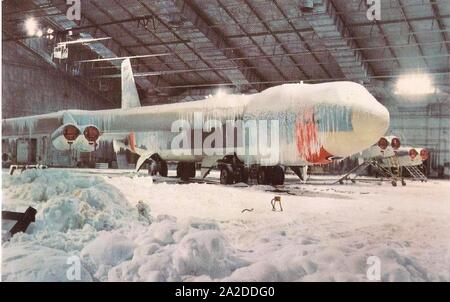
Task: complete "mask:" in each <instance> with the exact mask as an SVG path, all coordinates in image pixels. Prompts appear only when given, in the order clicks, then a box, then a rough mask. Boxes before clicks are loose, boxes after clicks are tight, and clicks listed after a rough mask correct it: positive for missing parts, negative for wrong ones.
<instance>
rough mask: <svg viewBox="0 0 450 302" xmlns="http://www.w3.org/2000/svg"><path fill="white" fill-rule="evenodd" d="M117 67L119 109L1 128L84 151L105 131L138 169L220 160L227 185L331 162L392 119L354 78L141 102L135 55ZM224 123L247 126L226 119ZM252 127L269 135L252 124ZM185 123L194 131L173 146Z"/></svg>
mask: <svg viewBox="0 0 450 302" xmlns="http://www.w3.org/2000/svg"><path fill="white" fill-rule="evenodd" d="M121 74H122V108H121V109H110V110H99V111H87V110H64V111H59V112H55V113H49V114H42V115H36V116H28V117H19V118H11V119H4V120H3V137H4V138H10V139H14V138H19V137H27V136H33V135H34V136H37V135H50V138H51V141H52V143H53V145H54V147H55V148H57V149H58V150H69V149H71V148H75V149H77V150H83V151H92V150H94V149H95V146H96V145H97V143H98V141H99V140H101V139H102V140H112V141H113V144H114V146H115V149H116V150H118V149H120V148H126V149H128V150H130V151H131V152H134V153H136V154H138V155H139V156H140V158H139V160H138V162H137V165H136V169H140V168H141V167H142V166H143V164H144V163H145V162H146V161H148V160H152V161H154V162H156V163H157V165H156V166H157V170H158V172H159V173H160V174H161V175H162V176H166V175H167V161H176V162H178V167H177V175H178V176H180V177H181V178H184V179H186V178H189V177H194V176H195V163H201V168H202V177H205V176H206V175H207V173H208V172H209V170H210V169H211V168H212V167H213V166H217V167H218V168H219V169H220V170H221V176H220V181H221V183H223V184H230V183H234V182H242V181H243V182H245V181H246V180H247V179H248V177H249V174H252V173H253V175H254V176H255V177H256V178H257V180H258V183H260V184H273V185H277V184H283V183H284V167H286V166H290V167H293V168H294V169H296V168H299V167H304V166H308V165H315V164H325V163H329V162H331V161H332V160H335V159H341V158H344V157H347V156H349V155H352V154H354V153H358V152H361V151H362V150H364V149H366V148H368V147H370V146H371V145H373V144H374V143H375V142H376V141H377V140H378V138H379V137H380V136H382V135H384V134H385V132H386V130H387V129H388V126H389V112H388V110H387V109H386V108H385V107H384V106H383V105H382V104H380V103H379V102H378V101H377V100H376V99H375V98H374V97H373V96H372V95H371V94H370V93H369V92H368V91H367V90H366V89H365V88H364V87H363V86H362V85H359V84H357V83H354V82H330V83H321V84H284V85H280V86H275V87H271V88H268V89H266V90H264V91H261V92H259V93H255V94H250V95H229V94H223V93H219V94H217V95H215V96H211V97H209V98H207V99H204V100H199V101H193V102H184V103H176V104H165V105H155V106H145V107H140V101H139V97H138V93H137V90H136V86H135V83H134V78H133V73H132V69H131V64H130V60H129V59H126V60H124V61H123V63H122V70H121ZM228 122H235V123H236V124H239V122H240V123H241V124H242V125H244V127H241V128H239V127H235V128H227V127H225V124H227V125H228ZM218 123H219V124H218ZM253 126H256V129H257V130H259V132H261V133H263V134H264V133H265V134H267V133H268V135H267V136H266V137H264V135H263V136H262V135H261V133H254V132H253V131H252V129H253V130H254V128H255V127H253ZM189 127H190V128H189ZM181 128H183V131H184V130H186V128H187V129H188V131H184V132H185V137H183V139H182V140H181V141H182V142H183V143H180V144H178V145H175V146H174V141H176V140H180V135H181V136H182V132H183V131H180V130H181ZM219 129H220V132H219V133H220V134H219V135H217V130H219ZM249 129H250V130H249ZM213 130H214V131H213ZM256 132H258V131H256ZM186 133H187V135H186ZM191 138H192V139H191ZM221 138H222V139H223V140H222V139H221ZM189 139H191V142H190V143H189V142H188V143H187V144H186V140H188V141H189ZM224 142H225V143H224ZM221 143H222V144H221ZM225 146H226V147H225ZM249 150H250V151H251V152H250V151H249ZM255 150H256V151H255Z"/></svg>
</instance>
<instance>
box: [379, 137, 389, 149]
mask: <svg viewBox="0 0 450 302" xmlns="http://www.w3.org/2000/svg"><path fill="white" fill-rule="evenodd" d="M377 145H378V147H380V149H381V150H386V148H387V147H388V146H389V142H388V140H387V139H386V138H385V137H382V138H380V139H379V140H378V143H377Z"/></svg>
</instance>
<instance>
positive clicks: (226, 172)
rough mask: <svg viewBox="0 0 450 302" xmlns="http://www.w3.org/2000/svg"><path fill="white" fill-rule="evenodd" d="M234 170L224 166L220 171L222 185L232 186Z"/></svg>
mask: <svg viewBox="0 0 450 302" xmlns="http://www.w3.org/2000/svg"><path fill="white" fill-rule="evenodd" d="M233 176H234V175H233V170H232V169H231V167H228V166H224V167H222V168H221V169H220V184H222V185H231V184H232V183H233V180H234V179H233V178H234V177H233Z"/></svg>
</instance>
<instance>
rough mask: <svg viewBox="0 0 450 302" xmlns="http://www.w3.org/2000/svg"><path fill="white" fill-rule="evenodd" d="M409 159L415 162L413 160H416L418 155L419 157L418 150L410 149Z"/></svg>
mask: <svg viewBox="0 0 450 302" xmlns="http://www.w3.org/2000/svg"><path fill="white" fill-rule="evenodd" d="M408 153H409V157H410V158H411V159H412V160H413V159H415V158H416V156H417V155H419V153H418V152H417V150H416V149H414V148H413V149H410V150H409V152H408Z"/></svg>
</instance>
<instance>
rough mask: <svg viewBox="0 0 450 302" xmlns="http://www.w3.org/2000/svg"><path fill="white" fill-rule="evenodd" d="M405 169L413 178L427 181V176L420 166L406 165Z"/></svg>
mask: <svg viewBox="0 0 450 302" xmlns="http://www.w3.org/2000/svg"><path fill="white" fill-rule="evenodd" d="M405 169H406V170H407V171H408V172H409V174H410V175H411V176H412V178H413V180H420V181H421V182H425V181H427V180H428V179H427V177H426V176H425V174H423V172H422V171H420V169H419V167H418V166H405Z"/></svg>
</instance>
